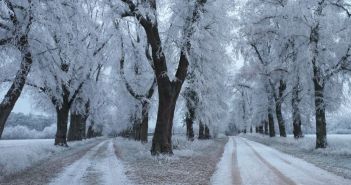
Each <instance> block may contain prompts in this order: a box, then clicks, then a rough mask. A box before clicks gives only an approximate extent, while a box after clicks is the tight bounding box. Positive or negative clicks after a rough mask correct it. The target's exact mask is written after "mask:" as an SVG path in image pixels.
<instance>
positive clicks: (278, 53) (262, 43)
mask: <svg viewBox="0 0 351 185" xmlns="http://www.w3.org/2000/svg"><path fill="white" fill-rule="evenodd" d="M244 4H245V5H244V8H243V9H242V12H243V13H244V14H245V13H246V15H244V16H243V17H244V19H241V22H242V28H243V29H242V32H243V33H244V35H245V36H246V37H245V39H243V40H244V42H247V43H250V45H251V46H253V48H254V50H255V52H256V54H257V57H258V60H259V61H266V62H269V63H271V64H272V66H273V67H271V68H269V70H268V71H267V70H266V71H265V73H263V74H264V75H265V76H267V77H269V79H274V78H276V76H277V75H276V74H275V75H273V76H272V75H271V74H272V73H271V72H273V71H276V70H278V69H279V71H282V70H283V71H286V72H287V74H284V75H283V76H281V75H282V74H280V76H281V77H282V78H281V77H280V78H278V80H275V81H276V82H279V83H278V84H279V85H278V87H280V88H278V89H281V90H282V89H285V88H286V89H287V90H284V91H286V92H287V93H288V92H289V91H290V92H291V96H290V97H291V101H292V102H291V105H292V109H293V110H292V112H293V113H292V117H293V125H294V133H295V137H300V136H301V135H302V133H301V131H300V130H301V128H300V125H301V114H300V101H301V98H300V97H301V96H300V94H299V93H300V92H301V91H302V92H304V93H306V92H307V89H309V88H310V87H313V90H314V93H313V94H311V93H308V92H307V93H306V95H309V97H311V98H312V99H313V101H314V110H315V121H316V135H317V140H316V148H324V147H326V146H327V140H326V117H325V113H326V108H327V107H329V108H332V107H333V101H334V102H335V101H338V100H337V98H336V97H337V96H335V95H333V99H331V98H330V97H331V96H330V95H331V93H336V94H340V93H341V88H340V87H341V83H339V82H338V81H339V80H338V79H340V77H341V76H340V75H342V72H343V71H348V70H349V67H350V66H349V65H350V37H349V36H348V35H349V34H350V26H349V25H350V24H349V23H350V22H349V21H350V19H349V11H348V10H349V6H348V2H347V1H338V0H337V1H326V0H320V1H318V0H316V1H289V0H287V1H279V0H276V1H265V0H263V1H248V2H246V3H244ZM249 12H250V13H249ZM252 12H255V13H254V14H252ZM248 17H250V19H248ZM242 20H244V21H242ZM267 38H268V39H267ZM245 48H249V46H247V47H245ZM264 50H266V52H264ZM246 51H248V49H247V50H246ZM267 53H268V54H269V55H267ZM267 56H269V58H267ZM306 61H309V62H306ZM267 72H269V73H267ZM268 74H269V75H268ZM304 74H308V76H305V75H304ZM281 80H283V81H281ZM281 82H283V83H281ZM332 82H333V83H332ZM336 82H337V83H336ZM270 83H271V82H270ZM272 84H273V85H274V83H271V86H272ZM282 84H283V85H282ZM285 85H289V86H290V87H285ZM283 87H284V88H283ZM326 87H329V88H326ZM272 90H273V91H271V92H272V94H273V97H276V98H274V99H275V102H276V106H275V109H276V115H277V118H278V122H279V117H280V116H278V115H279V114H280V113H279V105H278V106H277V102H279V96H277V95H279V90H278V91H277V92H278V93H277V92H276V91H274V88H272ZM283 96H285V95H284V93H283ZM307 109H308V108H307ZM306 112H308V111H306ZM279 125H281V124H279Z"/></svg>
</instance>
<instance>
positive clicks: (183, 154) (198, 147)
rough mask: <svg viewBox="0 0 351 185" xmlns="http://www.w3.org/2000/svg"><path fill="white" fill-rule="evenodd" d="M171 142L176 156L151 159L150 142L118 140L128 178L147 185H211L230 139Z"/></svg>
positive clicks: (182, 139) (118, 148) (177, 139)
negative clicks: (211, 179) (217, 165)
mask: <svg viewBox="0 0 351 185" xmlns="http://www.w3.org/2000/svg"><path fill="white" fill-rule="evenodd" d="M172 140H173V148H174V149H173V152H174V155H173V156H159V157H152V156H151V155H150V148H151V142H149V143H148V144H145V145H143V144H141V143H139V142H135V141H132V140H126V139H122V138H118V139H117V140H116V142H115V146H116V148H117V150H116V152H117V156H118V157H119V158H120V159H121V160H123V161H124V162H125V165H126V174H127V176H128V178H129V179H131V180H132V181H133V182H134V183H135V184H145V185H150V184H152V185H176V184H177V185H194V184H209V182H210V177H211V176H212V174H213V173H214V171H215V167H216V164H217V163H218V162H219V159H220V157H221V155H222V152H223V148H224V145H225V143H226V141H227V139H226V138H221V139H215V140H195V141H193V142H190V141H187V140H186V136H175V137H173V138H172Z"/></svg>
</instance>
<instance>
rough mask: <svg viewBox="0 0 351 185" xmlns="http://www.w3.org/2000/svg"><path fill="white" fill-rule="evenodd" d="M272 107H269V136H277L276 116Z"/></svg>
mask: <svg viewBox="0 0 351 185" xmlns="http://www.w3.org/2000/svg"><path fill="white" fill-rule="evenodd" d="M272 112H273V111H272V109H271V108H268V127H269V136H270V137H275V130H274V118H273V113H272Z"/></svg>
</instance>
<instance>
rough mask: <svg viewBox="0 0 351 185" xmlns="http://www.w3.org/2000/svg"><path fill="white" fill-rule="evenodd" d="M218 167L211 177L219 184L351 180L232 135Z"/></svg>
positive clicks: (308, 184) (306, 184)
mask: <svg viewBox="0 0 351 185" xmlns="http://www.w3.org/2000/svg"><path fill="white" fill-rule="evenodd" d="M228 163H229V164H231V165H228ZM230 166H231V168H230V169H229V167H230ZM217 168H218V169H217V171H216V172H215V174H214V176H213V177H212V179H211V182H212V184H215V185H217V184H221V185H227V184H228V185H229V184H243V185H257V184H260V185H285V184H287V185H297V184H301V185H312V184H313V185H330V184H338V185H349V184H351V180H349V179H345V178H343V177H340V176H337V175H335V174H333V173H330V172H327V171H325V170H323V169H321V168H318V167H316V166H315V165H313V164H311V163H308V162H306V161H304V160H302V159H299V158H295V157H293V156H291V155H288V154H285V153H282V152H280V151H278V150H276V149H273V148H270V147H267V146H265V145H262V144H260V143H257V142H253V141H249V140H247V139H244V138H241V137H232V138H230V140H229V142H228V143H227V146H226V148H225V152H224V154H223V157H222V159H221V162H220V163H219V165H218V167H217ZM228 178H230V180H228ZM223 179H227V180H223Z"/></svg>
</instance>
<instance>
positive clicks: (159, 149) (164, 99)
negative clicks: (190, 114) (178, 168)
mask: <svg viewBox="0 0 351 185" xmlns="http://www.w3.org/2000/svg"><path fill="white" fill-rule="evenodd" d="M167 86H168V85H165V86H163V85H162V84H159V85H158V91H159V106H158V112H157V121H156V128H155V133H154V137H153V139H152V148H151V154H152V155H159V154H173V150H172V126H173V114H174V109H175V106H176V98H175V97H173V96H172V95H173V94H174V92H173V93H170V92H172V91H170V89H165V87H166V88H167ZM169 88H170V87H169ZM169 91H170V92H169ZM178 94H179V93H178Z"/></svg>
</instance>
